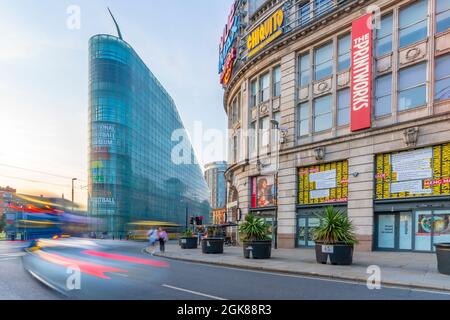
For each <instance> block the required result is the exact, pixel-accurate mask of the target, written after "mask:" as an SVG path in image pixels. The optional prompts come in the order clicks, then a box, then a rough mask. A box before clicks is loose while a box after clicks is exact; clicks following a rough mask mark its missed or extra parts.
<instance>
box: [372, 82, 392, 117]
mask: <svg viewBox="0 0 450 320" xmlns="http://www.w3.org/2000/svg"><path fill="white" fill-rule="evenodd" d="M391 90H392V74H387V75H384V76H381V77H378V78H377V79H376V81H375V116H376V117H381V116H384V115H387V114H390V113H391V112H392V111H391V109H392V107H391Z"/></svg>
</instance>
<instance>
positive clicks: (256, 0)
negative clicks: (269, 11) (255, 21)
mask: <svg viewBox="0 0 450 320" xmlns="http://www.w3.org/2000/svg"><path fill="white" fill-rule="evenodd" d="M265 1H266V0H250V1H249V5H248V8H249V10H248V11H249V14H248V15H249V16H252V15H253V14H254V13H255V12H256V11H257V10H258V9H259V8H260V7H261V6H262V5H263V4H264V2H265Z"/></svg>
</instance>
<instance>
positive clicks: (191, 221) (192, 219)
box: [189, 217, 194, 225]
mask: <svg viewBox="0 0 450 320" xmlns="http://www.w3.org/2000/svg"><path fill="white" fill-rule="evenodd" d="M189 224H191V225H194V217H191V219H190V223H189Z"/></svg>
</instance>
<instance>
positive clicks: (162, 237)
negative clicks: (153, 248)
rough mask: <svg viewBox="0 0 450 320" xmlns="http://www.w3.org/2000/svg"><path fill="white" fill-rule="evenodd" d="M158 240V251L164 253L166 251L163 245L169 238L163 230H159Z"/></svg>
mask: <svg viewBox="0 0 450 320" xmlns="http://www.w3.org/2000/svg"><path fill="white" fill-rule="evenodd" d="M158 238H159V251H161V252H164V251H165V249H166V248H165V244H166V241H167V240H169V236H168V235H167V232H166V231H165V230H163V229H162V228H159V232H158Z"/></svg>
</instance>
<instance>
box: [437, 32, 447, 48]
mask: <svg viewBox="0 0 450 320" xmlns="http://www.w3.org/2000/svg"><path fill="white" fill-rule="evenodd" d="M448 50H450V32H447V33H444V34H442V35H440V36H438V37H436V52H439V53H441V52H445V51H448Z"/></svg>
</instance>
